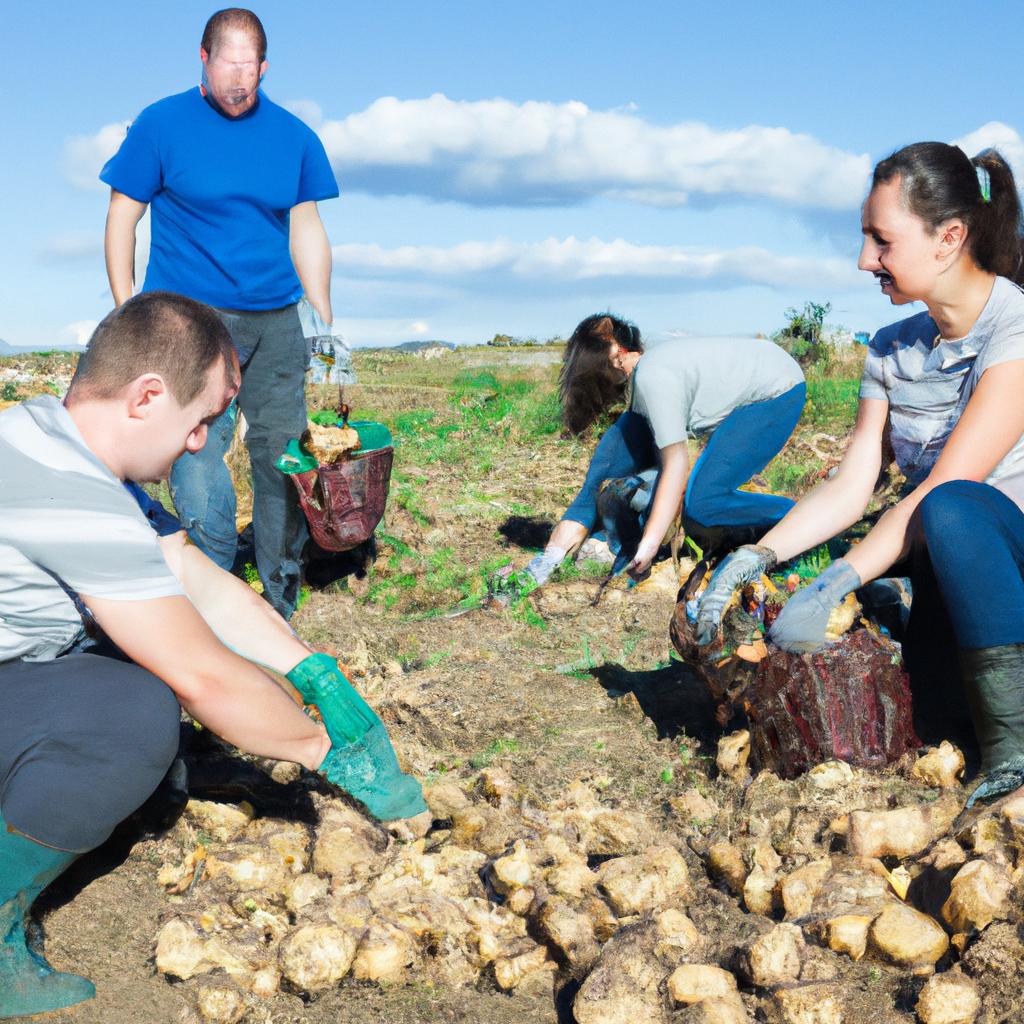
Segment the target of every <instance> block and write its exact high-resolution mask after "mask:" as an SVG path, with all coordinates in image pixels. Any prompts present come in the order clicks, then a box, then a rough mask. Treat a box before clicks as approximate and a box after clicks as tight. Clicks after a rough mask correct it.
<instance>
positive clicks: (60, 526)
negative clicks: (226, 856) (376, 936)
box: [0, 292, 426, 1017]
mask: <svg viewBox="0 0 1024 1024" xmlns="http://www.w3.org/2000/svg"><path fill="white" fill-rule="evenodd" d="M238 381H239V371H238V363H237V358H236V356H235V354H234V348H233V345H232V342H231V338H230V336H229V335H228V333H227V331H226V329H225V328H224V326H223V325H222V324H221V322H220V320H219V318H218V317H217V315H216V313H214V311H213V310H212V309H210V308H208V307H206V306H204V305H202V304H201V303H198V302H194V301H192V300H190V299H186V298H184V297H182V296H179V295H174V294H171V293H168V292H149V293H146V294H144V295H140V296H137V297H136V298H134V299H131V300H129V301H128V302H126V303H125V304H124V305H123V306H121V307H120V308H119V309H117V310H116V311H114V312H113V313H111V314H110V315H109V316H108V317H107V318H106V319H105V320H104V321H103V322H102V323H101V324H100V325H99V327H98V328H97V329H96V332H95V334H94V335H93V337H92V339H91V341H90V343H89V347H88V350H87V352H86V353H85V354H84V355H83V357H82V359H81V361H80V363H79V367H78V370H77V372H76V374H75V377H74V380H73V381H72V383H71V388H70V390H69V392H68V395H67V398H66V399H65V401H64V403H63V404H61V402H60V401H59V400H58V399H56V398H54V397H51V396H44V397H41V398H36V399H32V400H31V401H28V402H25V403H23V404H22V405H20V406H17V407H15V408H13V409H10V410H8V411H7V412H5V413H4V414H3V415H2V416H0V559H2V562H3V568H4V571H3V574H2V577H0V579H2V583H0V1017H17V1016H21V1015H28V1014H34V1013H41V1012H45V1011H51V1010H57V1009H61V1008H63V1007H67V1006H71V1005H73V1004H75V1003H78V1002H81V1001H82V1000H85V999H88V998H90V997H92V996H93V995H94V994H95V990H94V989H93V986H92V984H91V983H90V982H89V981H88V980H86V979H85V978H81V977H78V976H77V975H73V974H64V973H60V972H56V971H53V970H52V969H51V968H50V967H49V965H48V964H47V963H46V962H45V960H43V959H42V958H41V957H40V956H38V955H37V954H35V953H33V952H30V951H29V950H28V948H27V947H26V944H25V932H24V922H25V918H26V915H27V913H28V911H29V908H30V907H31V905H32V903H33V901H34V900H35V898H36V897H37V896H38V895H39V893H40V892H41V891H42V890H43V889H44V888H45V887H46V886H47V885H49V883H50V882H52V881H53V880H54V879H55V878H56V877H57V876H58V875H59V874H60V873H61V872H62V871H64V870H65V869H66V868H67V867H68V865H69V864H71V862H72V861H73V860H74V859H75V858H76V857H78V856H79V855H80V854H82V853H84V852H86V851H87V850H91V849H93V848H94V847H96V846H98V845H99V844H101V843H102V842H103V841H104V840H105V839H106V838H107V837H108V836H109V835H110V833H111V832H112V830H113V829H114V827H115V826H116V825H117V824H118V822H120V821H121V820H122V819H123V818H125V817H126V816H127V815H128V814H130V813H131V812H132V811H133V810H134V809H135V808H136V807H138V806H139V805H140V804H141V803H142V802H143V801H144V800H145V799H146V797H147V796H149V794H150V793H151V792H152V791H153V790H154V789H155V788H156V786H157V784H158V783H159V782H160V780H161V778H162V777H163V776H164V774H165V773H166V771H167V769H168V767H169V765H170V763H171V761H172V760H173V758H174V756H175V753H176V750H177V739H178V721H179V714H180V708H184V709H185V710H186V711H187V712H188V713H189V714H190V715H192V716H193V717H194V718H195V719H197V720H198V721H199V722H201V723H202V724H203V725H204V726H206V727H207V728H209V729H210V730H212V731H213V732H215V733H217V734H218V735H219V736H222V737H223V738H224V739H226V740H227V741H228V742H230V743H233V744H235V745H237V746H238V747H240V748H242V749H243V750H246V751H248V752H250V753H253V754H258V755H261V756H265V757H272V758H277V759H281V760H288V761H294V762H297V763H299V764H301V765H303V766H305V767H306V768H308V769H310V770H315V771H320V772H322V773H323V774H325V775H326V777H327V778H328V779H329V780H331V781H332V782H336V783H337V784H339V785H341V786H343V787H344V788H345V789H347V790H348V791H349V792H350V793H352V795H353V796H355V797H357V798H358V799H360V800H362V801H363V803H365V804H366V806H367V807H368V808H369V810H370V812H371V813H373V814H374V815H375V816H376V817H378V818H380V819H381V820H393V819H403V818H411V817H413V816H416V815H419V814H421V813H423V812H425V811H426V805H425V804H424V802H423V796H422V791H421V789H420V786H419V784H418V783H417V782H416V781H415V780H414V779H413V778H411V777H410V776H408V775H405V774H403V773H402V772H401V770H400V768H399V766H398V762H397V759H396V757H395V754H394V751H393V749H392V747H391V744H390V741H389V740H388V737H387V733H386V732H385V730H384V727H383V725H382V724H381V722H380V720H379V719H378V718H377V716H376V715H375V714H374V713H373V711H371V710H370V708H369V707H368V706H367V705H366V704H365V703H364V702H363V701H362V699H361V698H360V697H359V695H358V694H357V693H356V692H355V691H354V690H353V689H352V687H351V686H350V685H349V683H348V682H347V680H346V679H345V677H344V675H343V674H342V673H341V671H340V670H339V669H338V666H337V664H336V663H335V662H334V660H333V659H331V658H329V657H328V656H327V655H324V654H313V653H311V652H310V650H309V649H308V648H307V647H306V646H305V645H304V644H303V643H302V642H301V641H300V640H299V639H298V638H297V637H296V636H295V634H294V633H292V631H291V630H290V629H289V627H288V626H287V624H286V623H285V622H284V620H283V619H281V618H280V617H279V616H278V615H277V614H276V613H275V612H274V611H273V610H272V609H271V608H270V606H269V605H267V604H266V603H265V602H263V601H262V600H259V599H258V598H256V596H255V595H254V594H253V593H252V591H250V590H249V588H248V587H246V586H245V584H244V583H242V582H241V581H239V580H236V579H235V578H234V577H232V576H230V575H229V574H228V573H226V572H223V571H222V570H220V569H218V568H217V567H215V566H214V565H213V563H212V562H210V561H209V560H208V559H207V558H206V557H205V556H204V555H202V554H201V553H200V552H199V550H198V549H196V548H192V547H188V546H186V545H185V543H184V536H183V534H182V533H181V532H180V531H179V530H177V529H175V528H174V525H173V520H172V526H171V527H170V528H168V527H167V525H166V520H163V521H161V520H160V517H159V516H155V517H154V516H152V515H151V516H150V517H149V518H148V519H147V516H146V515H145V514H144V508H143V507H140V500H139V499H140V498H142V505H143V506H144V505H145V499H144V498H143V497H142V495H141V492H140V491H139V490H138V488H134V489H133V488H132V487H131V486H129V487H126V486H124V484H125V482H126V481H147V480H158V479H160V478H162V477H163V476H165V475H166V473H167V471H168V470H169V468H170V466H171V463H172V462H173V461H174V460H175V459H176V458H178V456H180V455H181V454H182V453H184V452H186V451H197V450H198V449H200V448H201V447H202V445H203V443H204V441H205V439H206V430H207V425H208V424H209V423H210V422H212V421H213V420H214V419H216V417H217V416H218V415H220V414H221V413H222V412H223V411H224V409H225V408H226V407H227V405H228V403H229V402H230V401H231V399H232V397H233V396H234V394H235V392H236V391H237V389H238ZM154 525H155V526H158V529H157V530H154V528H153V527H154ZM158 533H166V534H167V535H166V536H163V537H159V536H158ZM89 620H94V621H95V624H96V625H98V627H99V628H100V629H101V630H102V631H103V632H104V633H105V634H106V635H107V636H108V637H109V638H110V639H111V640H112V641H113V643H114V644H116V645H117V647H119V648H120V650H121V651H122V652H123V653H124V654H125V655H126V656H127V657H128V658H129V659H130V661H123V660H119V659H116V658H112V657H105V656H102V655H100V654H96V653H81V652H78V653H76V652H74V651H73V648H74V647H75V645H76V642H77V641H78V640H80V639H81V637H82V634H83V629H84V624H85V623H86V622H88V621H89ZM261 665H262V666H266V667H267V668H270V669H272V670H274V671H276V672H278V673H279V674H281V675H287V676H288V678H289V679H290V680H291V682H292V683H293V685H294V686H295V687H296V689H298V691H299V692H300V694H301V695H302V697H303V699H304V700H305V701H306V702H309V703H316V704H317V705H318V706H319V708H320V710H321V712H322V715H323V719H324V724H323V725H321V724H319V723H317V722H315V721H313V720H312V719H311V718H309V717H308V716H307V715H305V714H304V713H303V712H302V710H301V709H300V707H299V706H298V705H297V704H296V703H295V702H294V701H293V700H292V698H291V696H290V695H289V694H287V693H286V692H285V690H284V689H282V688H281V687H280V686H278V685H277V684H276V683H275V682H274V681H273V679H272V678H271V677H270V676H269V675H268V674H266V673H265V672H264V671H263V670H262V669H261V668H260V666H261Z"/></svg>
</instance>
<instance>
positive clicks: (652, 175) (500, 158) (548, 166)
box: [320, 93, 870, 209]
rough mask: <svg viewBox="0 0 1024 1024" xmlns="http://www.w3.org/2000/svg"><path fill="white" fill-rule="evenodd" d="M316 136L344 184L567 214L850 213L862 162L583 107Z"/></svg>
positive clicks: (418, 106) (436, 107)
mask: <svg viewBox="0 0 1024 1024" xmlns="http://www.w3.org/2000/svg"><path fill="white" fill-rule="evenodd" d="M320 135H321V138H322V139H323V141H324V145H325V146H326V148H327V152H328V154H329V155H330V157H331V159H332V161H333V163H334V165H335V167H336V168H337V170H338V172H339V174H340V176H341V177H342V179H343V185H344V186H345V187H348V188H357V189H360V190H364V191H368V192H378V193H382V194H389V193H392V194H393V193H410V194H422V195H428V196H431V197H433V198H439V199H454V200H460V201H464V202H471V203H483V204H508V205H519V204H528V203H555V202H558V203H564V202H567V201H580V200H583V199H587V198H590V197H593V196H599V195H617V196H621V197H625V198H629V199H632V200H634V201H638V202H644V203H653V204H655V205H665V204H678V203H682V202H685V201H686V200H687V198H688V197H689V196H691V195H695V194H699V195H703V196H728V197H739V196H746V197H749V196H753V197H758V198H765V199H771V200H776V201H780V202H783V203H789V204H793V205H798V206H806V207H822V208H831V209H849V208H853V207H856V205H857V204H858V203H859V202H860V201H861V200H862V199H863V197H864V192H865V190H866V185H867V180H868V174H869V172H870V161H869V159H868V157H867V155H866V154H855V153H849V152H846V151H844V150H840V149H836V148H835V147H832V146H827V145H825V144H824V143H823V142H820V141H819V140H817V139H815V138H813V137H812V136H810V135H805V134H799V133H796V132H791V131H789V130H788V129H786V128H771V127H764V126H760V125H751V126H749V127H746V128H741V129H738V130H734V131H723V130H719V129H716V128H713V127H711V126H710V125H707V124H703V123H700V122H697V121H689V122H680V123H678V124H671V125H657V124H652V123H650V122H648V121H645V120H643V119H642V118H641V117H639V116H637V114H636V113H635V112H634V111H633V110H632V109H629V108H617V109H615V110H609V111H595V110H591V109H590V108H589V107H587V106H586V105H585V104H583V103H579V102H575V101H573V102H568V103H560V104H556V103H546V102H537V101H529V102H526V103H520V104H516V103H512V102H510V101H508V100H503V99H494V100H483V101H475V102H469V101H459V100H452V99H449V98H448V97H447V96H444V95H442V94H440V93H437V94H435V95H433V96H431V97H429V98H428V99H418V100H400V99H397V98H395V97H390V96H389V97H382V98H381V99H378V100H376V101H374V102H373V103H372V104H370V106H369V107H367V108H366V109H365V110H363V111H360V112H358V113H355V114H351V115H349V116H348V117H346V118H345V119H344V120H340V121H325V122H324V123H323V125H322V126H321V127H320Z"/></svg>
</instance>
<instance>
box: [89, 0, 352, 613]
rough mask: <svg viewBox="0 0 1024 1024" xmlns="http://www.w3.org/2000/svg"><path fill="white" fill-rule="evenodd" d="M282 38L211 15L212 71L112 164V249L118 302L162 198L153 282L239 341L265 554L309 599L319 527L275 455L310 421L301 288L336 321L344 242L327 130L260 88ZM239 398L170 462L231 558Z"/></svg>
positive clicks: (283, 599)
mask: <svg viewBox="0 0 1024 1024" xmlns="http://www.w3.org/2000/svg"><path fill="white" fill-rule="evenodd" d="M266 52H267V37H266V33H265V32H264V30H263V25H262V24H261V23H260V20H259V18H257V17H256V15H255V14H253V13H252V11H248V10H244V9H242V8H238V7H232V8H228V9H227V10H223V11H218V12H217V13H216V14H214V15H213V17H211V18H210V20H209V21H208V22H207V24H206V28H205V30H204V31H203V39H202V44H201V45H200V48H199V59H200V60H201V61H202V66H203V82H202V85H200V86H198V87H197V88H194V89H189V90H188V91H187V92H183V93H180V94H178V95H176V96H169V97H167V98H166V99H163V100H160V101H159V102H157V103H154V104H152V105H151V106H149V107H147V108H146V109H145V110H143V111H142V113H141V114H140V115H139V116H138V118H137V119H136V120H135V122H134V123H133V124H132V126H131V128H130V130H129V131H128V134H127V136H126V137H125V140H124V142H122V144H121V148H120V149H119V150H118V151H117V153H115V154H114V156H113V157H112V158H111V159H110V160H109V161H108V162H107V164H106V166H105V167H104V168H103V170H102V171H101V172H100V179H101V180H102V181H104V182H106V183H107V184H108V185H109V186H110V188H111V194H110V208H109V210H108V213H107V228H106V239H105V246H104V248H105V254H106V262H107V276H108V277H109V279H110V289H111V291H112V292H113V296H114V302H115V303H116V304H117V305H120V304H121V303H123V302H124V301H125V300H126V299H128V298H129V297H130V296H131V294H132V291H133V287H134V281H133V267H134V261H135V230H136V226H137V225H138V222H139V220H140V219H141V217H142V215H143V214H144V213H145V211H146V207H147V205H151V206H152V232H151V233H152V241H151V246H150V257H149V266H148V268H147V270H146V280H145V284H144V285H143V289H142V290H143V291H151V290H154V289H164V290H167V291H172V292H179V293H180V294H182V295H187V296H189V297H190V298H195V299H199V300H201V301H202V302H206V303H208V304H209V305H211V306H213V307H215V308H216V309H217V311H218V313H219V314H220V317H221V319H222V320H223V321H224V323H225V325H226V326H227V328H228V330H229V332H230V333H231V337H232V340H233V341H234V343H235V347H236V349H237V352H238V359H239V363H240V365H241V368H242V383H241V388H240V390H239V392H238V400H237V401H238V408H240V409H241V410H242V413H243V414H244V416H245V419H246V422H247V423H248V432H247V434H246V438H245V439H246V445H247V447H248V449H249V456H250V460H251V462H252V487H253V532H254V537H255V545H256V568H257V570H258V571H259V575H260V579H261V580H262V582H263V588H264V596H265V597H266V599H267V600H268V601H269V602H270V603H271V604H272V605H273V606H274V608H275V609H276V610H277V611H278V612H279V613H280V614H281V615H283V616H284V617H285V618H286V619H287V618H289V617H290V616H291V614H292V612H294V610H295V603H296V599H297V597H298V589H299V580H300V576H301V565H300V556H301V551H302V546H303V544H304V543H305V540H306V536H307V531H306V524H305V520H304V519H303V516H302V512H301V510H300V509H299V506H298V502H297V500H296V497H295V494H294V493H293V490H292V488H291V484H290V483H289V481H288V480H287V479H286V478H285V477H284V476H283V475H282V474H281V473H279V472H278V471H277V470H276V469H275V468H274V461H275V460H276V458H277V457H278V455H280V453H281V451H282V450H283V449H284V446H285V444H286V443H287V442H288V441H289V439H291V438H293V437H298V436H299V435H300V434H301V433H302V431H303V430H304V429H305V426H306V403H305V396H304V392H303V383H304V375H305V370H306V364H307V360H308V356H307V352H306V343H305V339H304V338H303V335H302V328H301V326H300V323H299V316H298V311H297V302H298V300H299V298H300V297H301V296H302V294H303V292H305V295H306V297H307V298H308V299H309V301H310V303H311V304H312V305H313V307H314V308H315V309H316V310H317V312H318V313H319V314H320V316H321V317H322V319H323V320H324V322H325V323H327V324H330V323H331V322H332V320H333V316H332V312H331V299H330V277H331V249H330V244H329V242H328V240H327V233H326V232H325V231H324V227H323V224H322V223H321V221H320V216H319V214H318V213H317V207H316V204H317V202H318V201H319V200H321V199H331V198H333V197H335V196H337V195H338V186H337V183H336V182H335V179H334V174H333V172H332V171H331V167H330V163H329V162H328V160H327V154H326V153H325V152H324V148H323V145H322V144H321V142H320V140H319V138H317V136H316V134H315V133H314V132H313V131H312V130H311V129H310V128H309V127H308V126H307V125H305V124H304V123H303V122H302V121H300V120H299V119H298V118H297V117H295V116H293V115H292V114H290V113H288V111H286V110H284V109H283V108H282V107H279V106H278V105H277V104H276V103H272V102H271V101H270V100H269V99H268V98H267V97H266V96H265V95H264V93H263V92H262V91H261V89H260V81H261V79H262V78H263V76H264V74H266V70H267V60H266ZM235 418H236V414H235V406H234V405H232V407H231V408H230V409H229V410H228V411H227V412H226V413H225V414H224V415H223V416H222V417H221V418H220V419H218V420H217V421H216V422H215V423H213V424H211V426H210V430H209V440H208V441H207V443H206V446H205V447H204V448H203V449H202V451H200V452H195V453H188V454H185V455H183V456H182V457H181V458H180V459H179V460H178V461H177V462H176V463H175V465H174V468H173V469H172V470H171V476H170V484H171V494H172V496H173V498H174V504H175V506H176V508H177V511H178V515H179V516H180V518H181V520H182V522H183V523H184V525H185V527H186V529H187V530H188V533H189V536H190V538H191V539H192V540H193V542H194V543H195V544H196V545H197V546H198V547H199V548H200V549H201V550H202V551H204V552H205V553H206V554H207V555H208V556H209V557H210V558H211V559H212V560H213V561H214V562H215V563H216V564H217V565H219V566H220V567H221V568H224V569H229V570H230V569H231V567H232V565H233V563H234V560H235V553H236V548H237V531H236V526H235V492H234V487H233V486H232V482H231V476H230V474H229V472H228V469H227V466H226V465H225V464H224V456H225V455H226V453H227V450H228V448H229V446H230V444H231V439H232V437H233V435H234V430H235Z"/></svg>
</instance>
